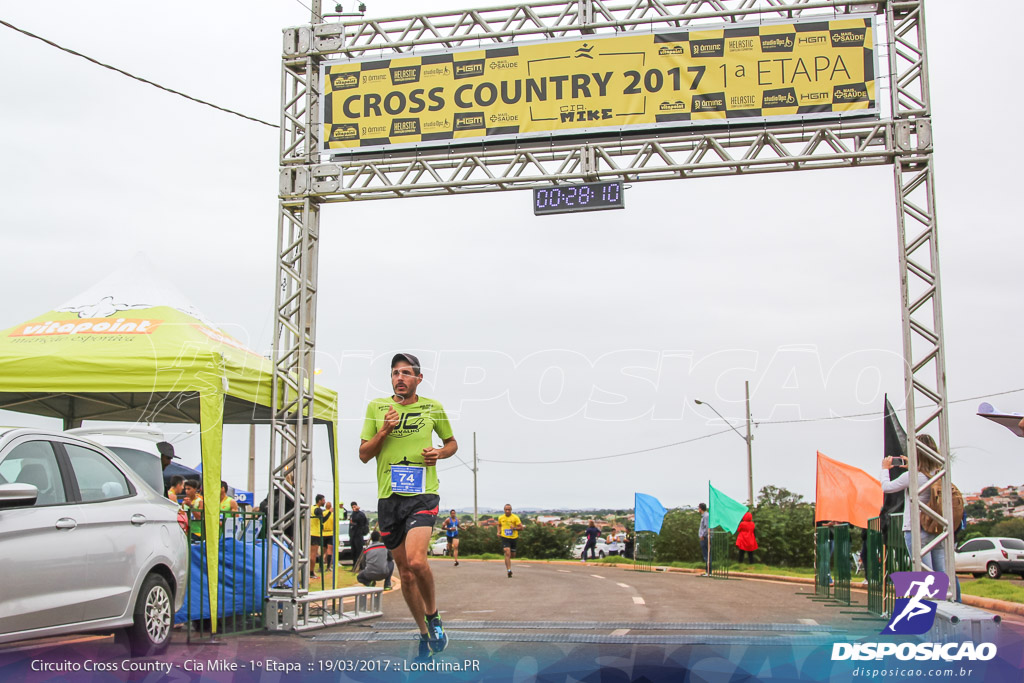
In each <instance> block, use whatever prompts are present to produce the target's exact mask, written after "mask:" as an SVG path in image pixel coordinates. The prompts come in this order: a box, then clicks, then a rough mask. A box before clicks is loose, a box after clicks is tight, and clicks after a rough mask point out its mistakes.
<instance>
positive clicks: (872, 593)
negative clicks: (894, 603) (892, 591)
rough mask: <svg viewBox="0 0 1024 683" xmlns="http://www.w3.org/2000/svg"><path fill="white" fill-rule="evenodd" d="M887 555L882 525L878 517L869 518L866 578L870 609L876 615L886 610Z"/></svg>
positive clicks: (880, 614) (865, 554)
mask: <svg viewBox="0 0 1024 683" xmlns="http://www.w3.org/2000/svg"><path fill="white" fill-rule="evenodd" d="M884 559H885V555H884V553H883V545H882V525H881V520H879V518H878V517H872V518H871V519H869V520H868V537H867V550H866V551H865V553H864V578H865V579H867V582H868V611H869V612H871V614H874V615H875V616H876V617H880V616H882V613H883V612H884V611H885V607H884V605H883V595H882V586H883V583H882V582H883V581H884V579H885V567H884V565H883V562H884Z"/></svg>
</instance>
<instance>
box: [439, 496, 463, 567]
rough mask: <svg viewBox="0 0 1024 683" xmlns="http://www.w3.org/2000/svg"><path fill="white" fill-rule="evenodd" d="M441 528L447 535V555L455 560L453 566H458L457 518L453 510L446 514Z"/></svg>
mask: <svg viewBox="0 0 1024 683" xmlns="http://www.w3.org/2000/svg"><path fill="white" fill-rule="evenodd" d="M441 528H442V529H444V531H445V534H447V535H448V553H449V554H450V555H451V556H452V557H454V558H455V566H456V567H458V566H459V518H458V517H456V516H455V510H452V511H451V512H449V513H448V518H447V519H446V520H444V521H443V522H441Z"/></svg>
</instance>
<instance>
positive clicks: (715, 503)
mask: <svg viewBox="0 0 1024 683" xmlns="http://www.w3.org/2000/svg"><path fill="white" fill-rule="evenodd" d="M708 491H709V494H708V498H709V499H710V500H709V507H710V508H711V509H710V510H709V511H708V513H709V519H708V526H710V527H711V528H712V529H714V528H715V527H716V526H720V527H722V528H723V529H725V530H726V531H728V532H729V533H731V534H734V533H736V527H738V526H739V525H740V521H742V519H743V515H745V514H747V506H746V505H744V504H743V503H741V502H739V501H738V500H733V499H732V498H730V497H729V496H727V495H725V494H724V493H722V492H721V491H719V490H718V489H716V488H715V487H714V486H712V485H711V484H710V483H709V484H708Z"/></svg>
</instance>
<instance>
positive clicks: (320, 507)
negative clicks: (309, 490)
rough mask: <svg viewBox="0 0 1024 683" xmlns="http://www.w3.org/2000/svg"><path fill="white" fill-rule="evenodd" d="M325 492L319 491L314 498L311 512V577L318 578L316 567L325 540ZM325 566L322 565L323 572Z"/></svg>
mask: <svg viewBox="0 0 1024 683" xmlns="http://www.w3.org/2000/svg"><path fill="white" fill-rule="evenodd" d="M325 500H326V498H324V494H322V493H318V494H316V497H315V498H314V499H313V509H312V511H310V513H309V518H310V519H309V578H310V579H316V578H318V577H317V575H316V571H315V567H316V565H317V560H318V559H319V557H320V547H321V544H322V542H323V525H324V502H325ZM322 571H323V566H322V565H321V572H322Z"/></svg>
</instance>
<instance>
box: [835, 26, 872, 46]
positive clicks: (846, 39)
mask: <svg viewBox="0 0 1024 683" xmlns="http://www.w3.org/2000/svg"><path fill="white" fill-rule="evenodd" d="M828 34H829V36H831V37H832V47H863V46H864V41H865V40H866V39H867V34H868V30H867V28H844V29H838V30H834V31H829V32H828Z"/></svg>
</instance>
